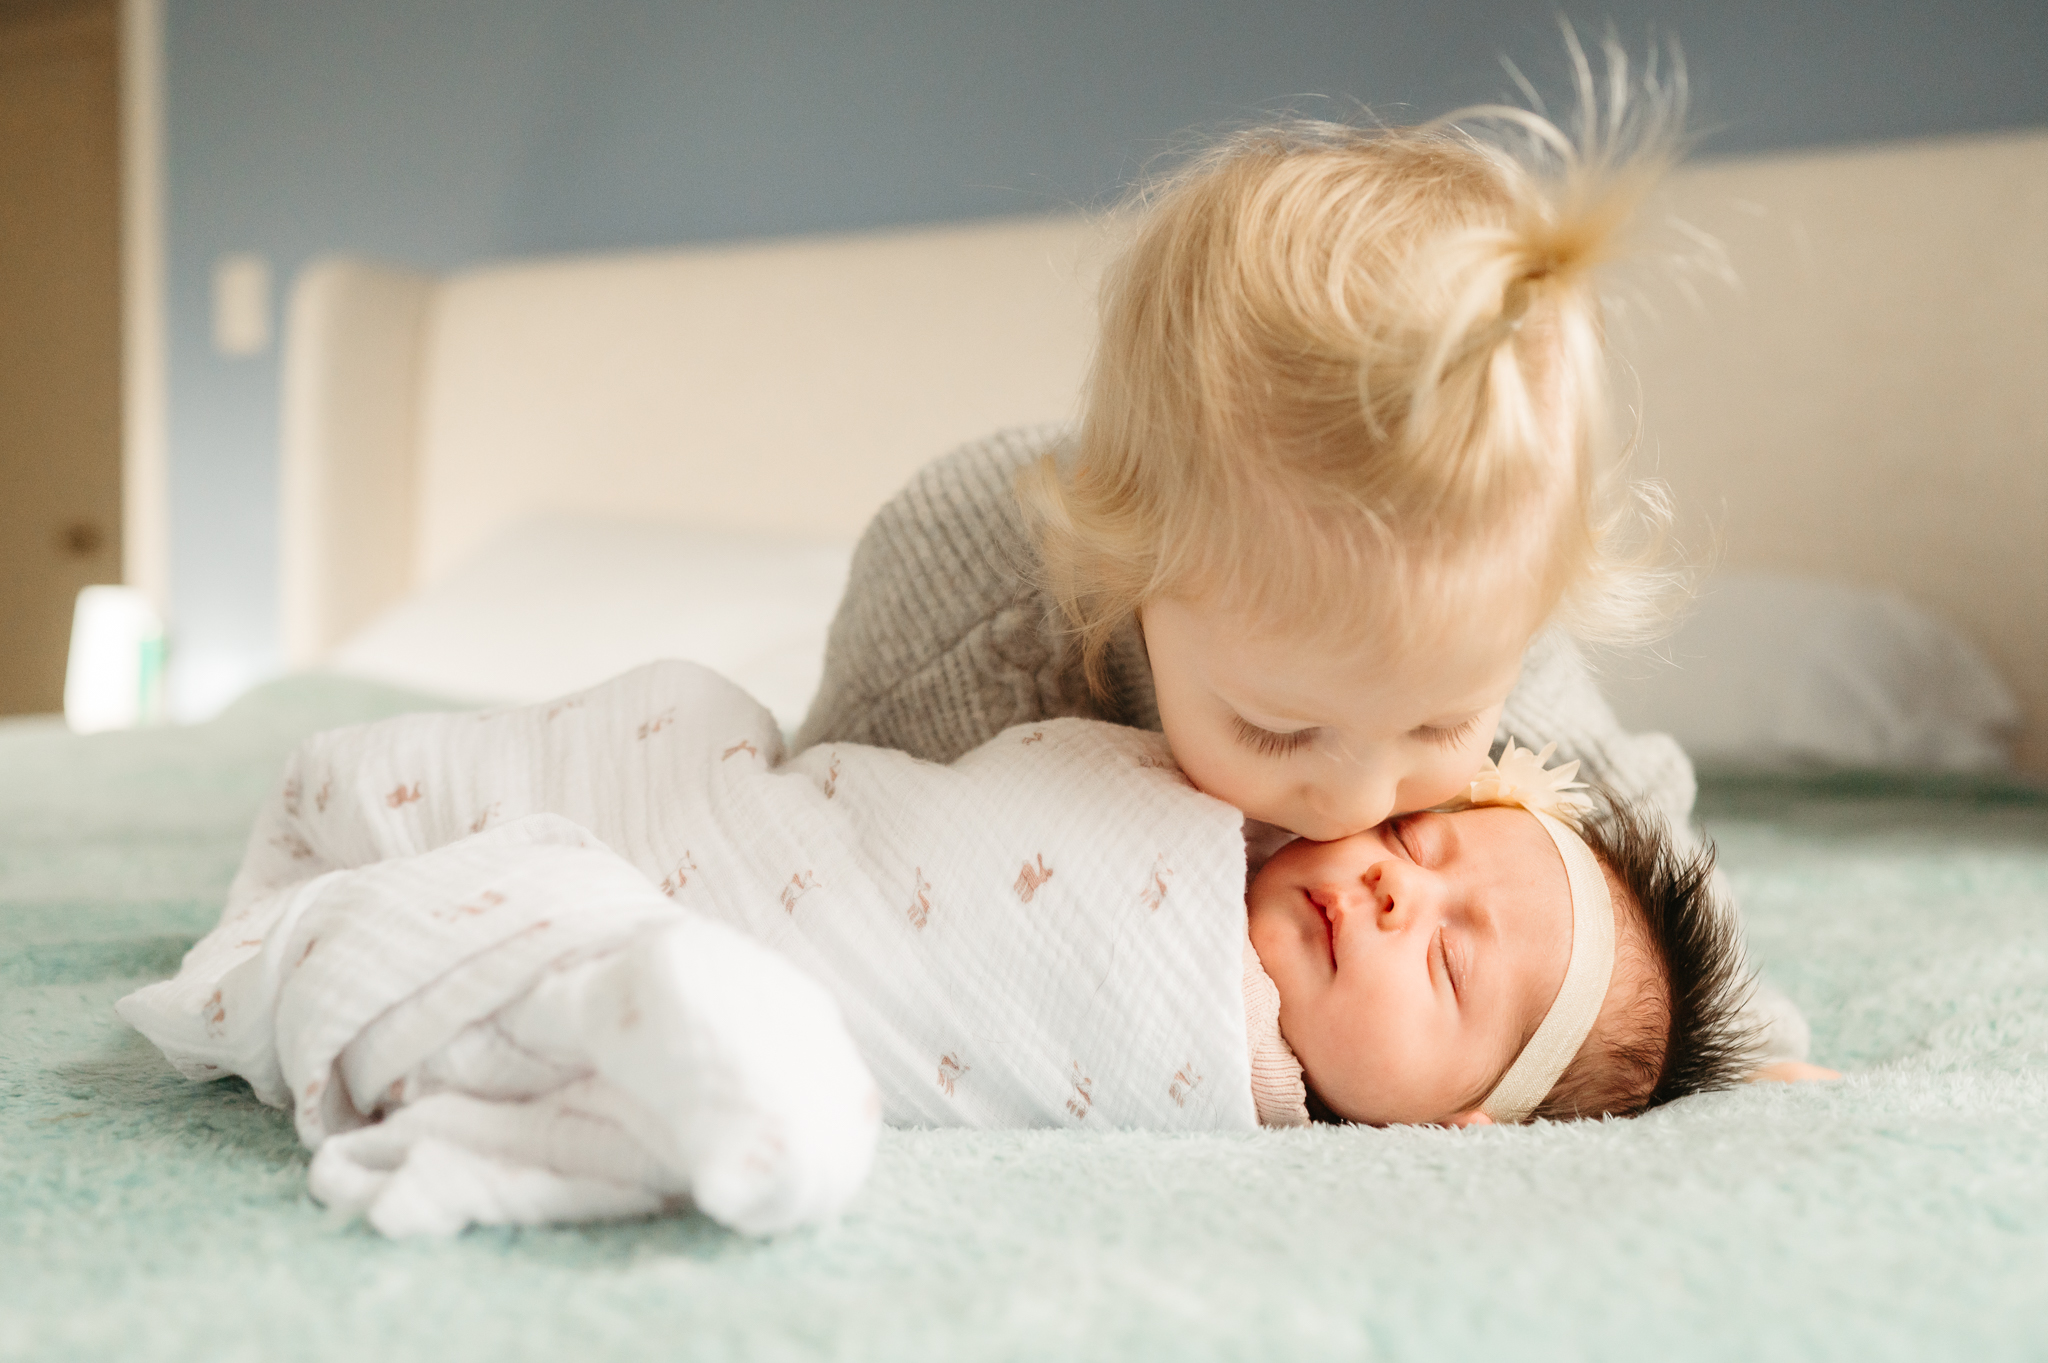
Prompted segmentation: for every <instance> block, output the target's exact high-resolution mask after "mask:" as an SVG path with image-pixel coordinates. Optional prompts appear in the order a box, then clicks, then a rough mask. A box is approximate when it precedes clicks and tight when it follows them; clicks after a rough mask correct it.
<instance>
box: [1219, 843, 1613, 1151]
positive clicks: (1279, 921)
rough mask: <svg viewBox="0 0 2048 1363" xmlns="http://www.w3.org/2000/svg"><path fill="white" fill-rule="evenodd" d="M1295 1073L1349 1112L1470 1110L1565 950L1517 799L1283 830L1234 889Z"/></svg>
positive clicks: (1554, 886) (1545, 862) (1545, 998)
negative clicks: (1311, 832) (1244, 897)
mask: <svg viewBox="0 0 2048 1363" xmlns="http://www.w3.org/2000/svg"><path fill="white" fill-rule="evenodd" d="M1248 907H1249V910H1250V930H1251V940H1252V946H1253V948H1254V949H1255V950H1256V951H1257V952H1258V953H1259V959H1260V961H1261V962H1262V963H1263V964H1264V966H1265V968H1266V973H1267V974H1268V975H1270V976H1271V977H1272V979H1273V983H1274V984H1275V985H1276V986H1278V988H1279V991H1280V1031H1281V1034H1282V1035H1283V1036H1285V1037H1286V1039H1287V1043H1288V1045H1290V1046H1291V1047H1293V1049H1294V1053H1295V1057H1296V1058H1297V1059H1298V1060H1300V1061H1301V1064H1302V1068H1303V1070H1304V1071H1305V1072H1306V1075H1307V1078H1308V1082H1309V1084H1310V1086H1311V1087H1312V1088H1314V1089H1315V1091H1316V1092H1317V1093H1318V1094H1319V1095H1321V1097H1322V1099H1323V1101H1324V1102H1325V1103H1327V1104H1329V1106H1330V1107H1331V1108H1332V1109H1333V1110H1334V1111H1336V1112H1337V1113H1338V1114H1339V1115H1340V1116H1343V1117H1345V1118H1348V1119H1349V1120H1351V1121H1357V1122H1372V1123H1389V1122H1450V1123H1456V1124H1461V1125H1462V1124H1464V1123H1466V1122H1470V1121H1474V1120H1479V1117H1478V1114H1477V1113H1476V1109H1477V1107H1478V1105H1479V1103H1480V1102H1481V1101H1482V1100H1483V1099H1484V1098H1485V1097H1486V1095H1487V1093H1488V1092H1490V1091H1491V1089H1492V1087H1493V1084H1494V1083H1495V1081H1497V1080H1498V1079H1499V1077H1500V1075H1501V1074H1502V1072H1503V1071H1505V1070H1506V1068H1507V1067H1508V1065H1509V1064H1510V1063H1512V1062H1513V1060H1514V1058H1515V1056H1516V1055H1517V1054H1519V1053H1520V1051H1521V1048H1522V1046H1523V1045H1524V1044H1525V1043H1526V1042H1527V1040H1528V1038H1529V1037H1530V1036H1531V1035H1532V1034H1534V1032H1535V1030H1536V1027H1537V1025H1538V1024H1539V1023H1541V1022H1542V1020H1543V1017H1544V1014H1545V1013H1546V1012H1548V1011H1549V1008H1550V1004H1551V1001H1552V1000H1553V999H1554V998H1555V997H1556V995H1557V992H1558V988H1559V986H1560V985H1561V984H1562V983H1563V981H1564V972H1565V966H1566V964H1567V963H1568V962H1569V960H1570V957H1571V947H1572V906H1571V891H1570V888H1569V885H1568V883H1567V881H1566V879H1565V869H1564V862H1563V860H1562V859H1561V858H1560V857H1559V855H1558V852H1557V848H1556V847H1555V846H1554V845H1553V844H1552V842H1551V841H1550V837H1549V835H1548V834H1546V833H1545V832H1544V831H1543V828H1542V826H1541V825H1540V824H1538V823H1537V822H1536V819H1535V817H1534V816H1533V815H1531V814H1529V813H1528V812H1527V811H1525V810H1522V809H1517V808H1511V807H1492V808H1481V809H1469V810H1461V811H1459V812H1457V813H1454V814H1435V813H1424V814H1410V815H1406V816H1403V817H1401V818H1398V819H1390V820H1388V821H1387V822H1385V823H1383V824H1380V825H1379V826H1378V827H1376V828H1371V829H1368V830H1366V831H1365V832H1363V833H1358V834H1354V835H1353V836H1351V837H1348V838H1342V839H1339V840H1337V841H1335V842H1307V841H1301V842H1294V843H1290V844H1289V845H1288V846H1286V847H1285V848H1283V849H1281V851H1280V852H1278V853H1277V854H1276V855H1275V856H1274V857H1273V859H1272V860H1271V861H1269V862H1267V863H1266V866H1265V869H1264V870H1262V871H1261V872H1260V873H1259V875H1258V878H1257V879H1256V880H1254V881H1253V882H1252V887H1251V893H1250V895H1249V896H1248Z"/></svg>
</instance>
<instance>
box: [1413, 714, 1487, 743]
mask: <svg viewBox="0 0 2048 1363" xmlns="http://www.w3.org/2000/svg"><path fill="white" fill-rule="evenodd" d="M1478 727H1479V716H1477V715H1472V716H1470V717H1468V718H1467V719H1466V720H1465V722H1464V723H1462V724H1451V725H1443V724H1425V725H1423V726H1422V727H1421V728H1419V729H1417V730H1416V731H1415V736H1416V737H1417V738H1419V739H1421V740H1422V741H1423V742H1425V743H1434V744H1436V745H1437V746H1438V747H1439V748H1455V747H1457V746H1459V745H1460V744H1462V743H1463V742H1464V741H1465V740H1466V739H1468V738H1470V737H1472V731H1473V730H1474V729H1477V728H1478Z"/></svg>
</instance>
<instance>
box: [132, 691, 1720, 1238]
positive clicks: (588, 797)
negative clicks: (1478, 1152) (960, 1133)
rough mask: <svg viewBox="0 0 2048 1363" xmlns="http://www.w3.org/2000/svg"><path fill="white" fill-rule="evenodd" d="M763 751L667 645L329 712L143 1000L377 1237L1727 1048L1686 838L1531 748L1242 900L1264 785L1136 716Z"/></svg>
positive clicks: (1418, 1102) (1682, 1062)
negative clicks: (608, 666) (890, 747)
mask: <svg viewBox="0 0 2048 1363" xmlns="http://www.w3.org/2000/svg"><path fill="white" fill-rule="evenodd" d="M778 749H779V737H778V735H777V732H776V729H775V726H774V722H773V719H772V718H771V717H770V716H769V715H768V713H767V712H766V711H765V710H763V709H761V707H759V706H758V705H755V704H754V703H753V702H752V701H751V700H749V699H748V698H747V697H746V696H745V695H744V694H743V693H741V692H739V691H738V690H737V688H734V687H732V686H731V685H730V684H729V683H726V682H724V681H723V680H722V679H721V678H718V677H717V676H716V675H715V674H712V673H709V672H707V671H705V670H704V669H702V668H697V667H694V666H691V665H688V664H676V663H670V664H658V665H654V666H651V667H648V668H643V669H640V670H638V671H636V672H633V673H629V674H627V675H625V676H623V677H620V678H618V679H616V680H614V681H612V682H609V683H606V684H605V685H603V686H601V687H597V688H594V689H593V690H591V691H589V692H586V693H583V694H581V695H578V696H572V697H567V698H564V699H563V700H560V701H556V702H552V703H549V704H547V705H543V706H534V707H528V708H525V709H520V710H511V711H499V712H491V713H487V714H481V715H470V714H458V715H423V716H411V717H407V718H404V719H399V720H393V721H387V722H384V723H381V724H374V725H366V726H360V727H358V728H355V729H347V730H339V731H335V732H333V733H329V734H323V735H320V736H318V737H316V738H314V739H312V740H309V741H308V742H307V743H306V744H304V745H303V746H302V747H301V748H300V749H299V751H298V752H297V753H296V754H294V756H293V758H292V760H291V762H290V764H289V766H288V768H287V771H286V773H285V777H284V779H283V781H282V782H281V783H280V786H279V788H278V790H277V792H276V794H275V795H274V796H273V798H272V800H271V801H270V803H269V805H268V806H267V807H266V809H265V811H264V813H263V815H262V816H261V817H260V818H259V820H258V823H257V827H256V829H255V831H254V832H253V834H252V836H251V839H250V843H249V851H248V855H247V857H246V858H245V861H244V864H243V867H242V870H241V872H240V874H239V875H238V876H237V878H236V881H235V884H234V887H233V888H232V890H231V891H230V896H229V903H228V907H227V910H226V912H225V913H224V914H223V916H222V920H221V923H220V925H219V926H218V927H217V928H216V929H215V930H214V932H213V933H211V934H210V935H209V936H208V937H207V938H206V939H204V940H202V941H201V942H200V943H199V944H198V945H197V946H196V947H194V949H193V950H192V952H191V953H190V954H189V955H188V956H187V958H186V960H185V962H184V963H183V966H182V968H181V970H180V972H179V975H178V976H177V977H176V978H175V979H173V980H170V981H166V982H164V983H162V984H159V985H154V986H151V987H150V988H148V989H145V990H142V991H139V992H138V993H137V994H135V995H132V996H130V997H129V998H127V999H124V1000H123V1001H122V1002H121V1004H120V1011H121V1015H122V1016H123V1017H124V1018H125V1019H127V1020H128V1021H129V1022H130V1023H132V1024H133V1025H135V1026H136V1027H137V1028H139V1029H140V1030H142V1031H143V1032H144V1033H145V1034H146V1035H147V1036H148V1037H149V1038H150V1039H151V1040H152V1041H153V1042H155V1043H156V1044H157V1045H158V1046H159V1047H160V1048H161V1049H163V1051H164V1052H165V1054H166V1055H167V1056H168V1057H169V1058H170V1059H171V1060H172V1061H173V1062H174V1063H176V1064H177V1065H178V1067H179V1068H180V1069H181V1070H183V1071H184V1072H185V1073H186V1074H188V1075H190V1076H192V1077H194V1078H201V1079H206V1078H218V1077H221V1076H223V1075H226V1074H239V1075H242V1076H244V1077H245V1078H247V1079H248V1080H249V1082H250V1084H251V1085H252V1087H253V1088H254V1089H255V1091H256V1094H257V1096H258V1097H260V1098H262V1099H263V1100H264V1101H266V1102H270V1103H273V1104H276V1105H279V1106H288V1107H290V1108H291V1109H292V1111H293V1115H294V1120H295V1122H296V1124H297V1126H298V1128H299V1131H300V1134H301V1136H302V1138H303V1139H305V1141H306V1143H307V1144H308V1145H311V1146H314V1147H316V1148H317V1149H318V1150H319V1152H320V1153H319V1156H318V1158H317V1159H316V1161H315V1164H314V1169H313V1178H314V1190H315V1192H316V1194H318V1195H319V1196H321V1198H322V1199H323V1200H326V1201H330V1202H339V1203H341V1204H343V1205H347V1206H354V1207H361V1208H370V1209H372V1210H373V1213H374V1208H375V1207H376V1206H379V1205H385V1204H386V1201H387V1199H388V1200H389V1201H390V1203H391V1205H389V1206H386V1210H385V1211H384V1212H383V1213H378V1214H374V1215H373V1219H376V1215H382V1216H383V1218H384V1219H383V1220H380V1221H379V1224H380V1225H384V1226H385V1227H386V1228H387V1229H390V1228H391V1227H392V1226H394V1225H397V1226H404V1225H418V1224H420V1221H419V1219H418V1217H417V1216H414V1217H413V1219H412V1220H410V1221H409V1220H407V1216H409V1215H412V1214H411V1213H404V1214H402V1213H401V1212H400V1211H397V1210H393V1207H394V1206H410V1207H414V1208H415V1210H416V1208H417V1205H418V1204H419V1203H420V1202H421V1201H422V1200H424V1201H427V1202H434V1203H435V1204H436V1205H437V1206H439V1207H440V1211H439V1212H438V1213H437V1215H438V1216H439V1218H440V1219H439V1220H438V1221H435V1220H433V1218H427V1219H428V1221H430V1222H432V1224H435V1225H439V1226H441V1227H442V1228H452V1227H459V1226H460V1225H461V1224H463V1223H464V1222H465V1220H473V1219H498V1220H505V1219H512V1220H519V1219H527V1220H538V1219H551V1218H557V1217H560V1216H563V1215H567V1214H579V1215H589V1214H597V1213H598V1212H604V1213H608V1214H620V1213H622V1212H632V1211H640V1212H645V1211H650V1210H655V1209H657V1208H659V1207H660V1206H663V1205H666V1204H665V1201H664V1199H665V1198H668V1197H673V1196H677V1195H680V1194H682V1193H688V1194H690V1195H691V1196H693V1197H695V1198H696V1199H697V1200H698V1202H699V1205H702V1206H704V1207H705V1209H706V1210H707V1211H709V1212H711V1214H713V1215H716V1216H718V1217H720V1219H722V1220H725V1221H727V1222H728V1224H734V1225H738V1226H742V1227H744V1228H747V1229H774V1228H777V1227H778V1226H782V1225H788V1224H794V1223H796V1222H799V1221H802V1220H807V1219H811V1218H812V1217H815V1216H817V1215H822V1214H825V1213H826V1212H828V1211H830V1210H832V1209H834V1208H835V1207H836V1206H837V1205H839V1204H840V1203H841V1202H843V1200H844V1198H845V1197H847V1196H850V1195H851V1192H852V1191H853V1189H854V1188H855V1187H857V1186H858V1181H859V1175H860V1174H861V1173H862V1172H864V1170H865V1168H866V1158H867V1153H868V1152H869V1151H870V1150H871V1148H872V1143H873V1128H874V1124H875V1122H876V1121H877V1119H886V1120H888V1121H891V1122H896V1123H902V1124H911V1125H968V1126H984V1127H986V1126H1016V1125H1063V1126H1070V1127H1090V1126H1140V1127H1149V1128H1155V1129H1184V1130H1185V1129H1217V1128H1222V1129H1249V1128H1251V1127H1253V1126H1256V1125H1259V1124H1265V1125H1299V1124H1302V1123H1304V1122H1306V1121H1307V1120H1309V1117H1310V1112H1311V1108H1312V1106H1314V1105H1318V1104H1319V1105H1321V1106H1322V1107H1325V1108H1327V1110H1328V1112H1329V1114H1330V1115H1333V1116H1336V1117H1339V1118H1346V1119H1351V1120H1357V1121H1370V1122H1437V1123H1458V1124H1469V1123H1473V1122H1480V1121H1497V1122H1514V1121H1521V1120H1523V1119H1525V1118H1526V1117H1528V1116H1530V1115H1542V1116H1567V1117H1568V1116H1578V1115H1593V1114H1598V1113H1614V1114H1626V1113H1632V1112H1635V1111H1639V1110H1641V1109H1642V1108H1643V1107H1645V1106H1646V1105H1649V1104H1651V1103H1655V1102H1659V1101H1663V1100H1664V1099H1667V1098H1670V1097H1674V1096H1677V1095H1679V1094H1682V1093H1685V1092H1691V1091H1695V1090H1698V1089H1701V1088H1707V1087H1713V1086H1716V1085H1718V1084H1720V1083H1723V1082H1726V1080H1727V1079H1728V1078H1730V1077H1731V1074H1730V1065H1731V1063H1732V1062H1733V1061H1734V1060H1735V1059H1736V1058H1738V1057H1739V1055H1740V1053H1741V1050H1742V1038H1741V1035H1740V1029H1739V1027H1738V1026H1737V1025H1736V1024H1735V1023H1733V1022H1732V1021H1731V1016H1732V1015H1731V1009H1732V1008H1733V1006H1734V1003H1735V1002H1736V1001H1737V993H1736V991H1737V988H1738V978H1737V977H1738V969H1737V965H1736V960H1735V957H1734V955H1733V954H1732V950H1731V945H1730V941H1729V938H1728V934H1727V932H1726V930H1725V928H1724V927H1722V926H1721V924H1720V920H1719V919H1718V918H1717V917H1716V916H1715V915H1714V914H1713V913H1712V912H1711V911H1710V905H1709V903H1708V898H1707V892H1706V887H1705V879H1704V875H1705V872H1704V862H1703V861H1702V860H1700V859H1694V860H1691V861H1688V860H1686V859H1684V858H1682V857H1680V856H1678V855H1677V854H1675V853H1674V852H1672V851H1671V849H1669V848H1668V846H1667V845H1666V838H1665V836H1664V834H1663V831H1662V825H1661V823H1660V822H1659V821H1658V820H1657V819H1656V818H1655V817H1654V816H1641V815H1636V814H1633V813H1631V812H1630V811H1628V810H1627V809H1625V808H1623V809H1618V810H1616V811H1615V812H1614V813H1613V814H1611V815H1609V816H1608V817H1607V818H1605V819H1602V820H1595V821H1592V822H1590V823H1588V825H1587V828H1586V832H1585V834H1584V836H1583V837H1582V836H1581V835H1580V834H1579V833H1577V832H1575V831H1573V828H1572V827H1571V826H1570V825H1571V824H1572V823H1573V822H1574V821H1576V820H1578V818H1579V817H1580V814H1581V813H1582V811H1583V809H1584V807H1585V802H1584V801H1583V800H1582V799H1580V798H1578V797H1577V795H1576V792H1575V791H1574V790H1573V789H1571V787H1570V786H1569V784H1568V778H1569V776H1570V775H1571V771H1570V769H1568V768H1567V769H1561V770H1560V771H1558V772H1553V773H1545V772H1543V771H1542V770H1541V765H1540V762H1539V761H1538V760H1537V759H1536V758H1535V757H1533V756H1532V755H1531V754H1529V753H1527V752H1525V751H1520V750H1516V749H1512V748H1511V749H1510V750H1509V751H1508V753H1507V754H1506V755H1505V756H1504V758H1503V760H1502V764H1501V766H1500V767H1499V768H1497V769H1491V770H1489V771H1488V772H1487V773H1484V774H1483V775H1482V777H1481V779H1479V780H1478V781H1476V782H1470V781H1468V783H1467V787H1466V795H1467V800H1468V802H1470V801H1479V802H1484V807H1476V808H1469V809H1461V810H1459V811H1457V812H1451V813H1427V814H1418V815H1412V816H1408V817H1405V818H1400V819H1396V820H1392V821H1389V822H1387V823H1385V824H1383V825H1380V826H1378V827H1375V828H1374V829H1371V830H1367V831H1365V832H1362V833H1359V834H1355V835H1352V836H1350V837H1347V838H1345V839H1341V840H1337V841H1333V842H1328V843H1310V842H1300V843H1297V844H1295V845H1293V846H1291V847H1289V848H1288V849H1287V850H1285V851H1284V852H1282V853H1281V854H1280V855H1278V856H1275V857H1274V858H1273V859H1272V860H1271V861H1269V862H1268V863H1267V865H1266V866H1265V867H1264V869H1263V870H1262V871H1261V872H1260V874H1259V875H1258V876H1257V878H1256V879H1255V880H1254V881H1253V882H1252V885H1251V888H1250V891H1249V894H1247V891H1246V887H1245V857H1244V844H1243V840H1242V837H1241V830H1240V825H1241V816H1240V815H1239V814H1238V813H1237V811H1236V810H1234V809H1232V808H1230V807H1229V806H1227V805H1224V804H1222V803H1221V802H1219V801H1217V800H1214V799H1212V798H1210V797H1208V796H1206V795H1203V794H1201V793H1200V792H1198V791H1196V790H1194V789H1192V788H1191V786H1190V785H1189V784H1188V782H1187V781H1186V779H1185V777H1184V776H1183V775H1182V774H1181V773H1180V772H1179V771H1178V770H1177V769H1176V767H1175V766H1174V764H1173V762H1172V760H1171V758H1170V757H1169V756H1168V754H1167V753H1166V750H1165V746H1164V743H1163V740H1161V739H1160V738H1159V737H1158V736H1156V735H1152V734H1148V733H1144V732H1141V731H1135V730H1131V729H1127V728H1121V727H1117V726H1112V725H1106V724H1100V723H1092V722H1088V721H1083V720H1076V719H1067V720H1056V721H1049V722H1047V723H1044V724H1040V725H1031V726H1024V727H1022V728H1019V729H1013V730H1009V731H1007V732H1006V733H1004V734H1002V735H999V736H998V737H997V738H996V739H994V740H991V741H990V742H989V743H987V744H984V745H982V747H981V748H979V749H977V750H976V751H975V752H973V753H970V754H968V755H966V756H964V757H963V758H961V759H960V760H959V761H957V762H956V763H954V764H952V765H951V766H947V767H940V766H935V765H933V764H930V763H926V762H922V761H920V760H918V759H916V758H913V757H910V756H908V755H906V754H902V753H898V752H892V751H886V750H878V749H872V748H863V747H860V746H857V745H851V744H845V745H841V744H831V745H825V746H823V747H819V748H814V749H811V750H809V751H807V752H805V753H803V754H801V755H800V756H798V757H796V758H794V759H792V760H789V761H786V762H784V761H780V760H779V758H780V753H779V751H778ZM1516 806H1520V807H1516ZM1603 868H1604V869H1603ZM1247 903H1248V904H1249V909H1247ZM764 947H765V948H768V949H769V950H766V951H764V950H763V949H762V948H764ZM826 1000H829V1002H827V1001H826ZM835 1006H836V1008H835ZM839 1018H843V1024H842V1023H841V1022H839V1021H838V1020H836V1019H839ZM645 1019H658V1020H659V1021H658V1022H645V1021H643V1020H645ZM849 1043H850V1044H849ZM856 1056H857V1058H855V1057H856ZM870 1075H872V1079H870V1078H869V1076H870ZM877 1089H879V1094H877ZM877 1098H879V1101H877ZM422 1151H424V1152H425V1153H424V1154H421V1153H420V1152H422ZM451 1151H456V1152H461V1151H467V1152H469V1154H468V1155H466V1156H463V1159H465V1160H467V1162H466V1163H461V1164H460V1167H459V1168H457V1169H455V1171H454V1172H450V1161H451V1160H455V1159H456V1155H455V1154H451ZM415 1155H418V1156H419V1159H418V1161H415ZM508 1168H510V1169H513V1170H515V1171H516V1177H515V1175H514V1174H513V1173H508V1172H506V1170H507V1169H508ZM536 1189H538V1190H540V1191H538V1192H536V1191H534V1190H536ZM707 1189H710V1190H711V1191H709V1192H707ZM479 1190H481V1191H479ZM593 1190H595V1191H593ZM470 1197H473V1198H476V1199H480V1200H479V1201H475V1202H460V1201H459V1199H462V1198H470ZM450 1198H454V1199H458V1204H457V1205H455V1206H454V1208H453V1210H451V1209H450V1207H449V1206H448V1205H447V1203H446V1200H447V1199H450ZM437 1199H438V1200H439V1201H438V1202H437V1201H436V1200H437ZM522 1199H526V1200H525V1201H522ZM451 1223H452V1225H451Z"/></svg>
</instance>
